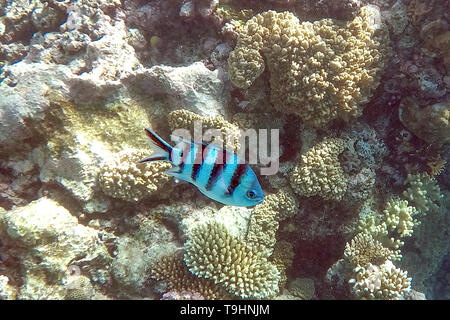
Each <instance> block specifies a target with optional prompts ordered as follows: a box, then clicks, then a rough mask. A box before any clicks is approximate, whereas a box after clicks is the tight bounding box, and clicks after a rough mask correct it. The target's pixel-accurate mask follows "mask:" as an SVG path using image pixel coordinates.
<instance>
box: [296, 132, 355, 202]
mask: <svg viewBox="0 0 450 320" xmlns="http://www.w3.org/2000/svg"><path fill="white" fill-rule="evenodd" d="M344 148H345V142H344V140H342V139H338V138H328V139H325V140H324V141H322V142H320V143H318V144H316V145H315V146H313V147H312V148H311V149H309V150H308V152H306V153H305V154H304V155H302V163H301V164H299V165H297V166H296V167H294V169H293V172H292V175H291V179H290V183H291V186H292V188H293V189H294V191H295V192H296V193H297V194H299V195H302V196H307V197H311V196H320V197H322V198H324V199H326V200H331V199H333V200H340V199H342V197H343V195H344V194H345V192H346V190H347V184H348V177H347V176H346V174H345V173H344V170H343V169H342V167H341V165H340V163H339V159H338V156H339V154H340V153H341V152H342V151H343V150H344Z"/></svg>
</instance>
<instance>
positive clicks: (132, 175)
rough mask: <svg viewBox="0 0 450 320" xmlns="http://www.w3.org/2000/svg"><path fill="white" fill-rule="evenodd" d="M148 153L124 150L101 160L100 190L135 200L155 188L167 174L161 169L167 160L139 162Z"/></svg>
mask: <svg viewBox="0 0 450 320" xmlns="http://www.w3.org/2000/svg"><path fill="white" fill-rule="evenodd" d="M147 155H148V151H146V150H138V149H131V148H129V149H125V150H122V151H121V152H119V153H118V154H117V155H115V157H114V158H113V159H111V161H110V162H108V163H105V164H104V166H103V168H102V170H101V172H100V174H99V177H98V181H99V185H100V188H101V189H102V190H103V192H104V193H106V194H107V195H109V196H111V197H113V198H119V199H122V200H126V201H139V200H141V199H143V198H145V197H147V196H149V195H151V194H152V193H154V192H156V191H157V190H159V189H160V188H161V187H162V186H164V184H166V182H167V181H169V179H170V177H169V176H168V175H167V174H165V173H164V172H165V171H167V170H168V169H169V168H171V167H172V166H171V164H170V163H169V162H163V161H161V162H160V161H158V162H151V163H149V164H139V163H138V161H139V160H140V159H142V158H144V157H146V156H147Z"/></svg>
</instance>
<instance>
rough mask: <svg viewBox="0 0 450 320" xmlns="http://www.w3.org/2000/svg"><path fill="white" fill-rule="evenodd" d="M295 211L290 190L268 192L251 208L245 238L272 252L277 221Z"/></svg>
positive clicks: (294, 203)
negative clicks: (261, 200)
mask: <svg viewBox="0 0 450 320" xmlns="http://www.w3.org/2000/svg"><path fill="white" fill-rule="evenodd" d="M295 213H296V201H295V197H294V196H293V194H292V192H291V191H289V190H287V189H286V190H280V191H279V192H277V193H276V194H269V195H268V196H266V197H265V199H264V201H263V202H262V203H260V204H258V205H257V206H256V207H255V208H254V209H253V211H252V215H251V217H250V222H249V226H248V232H247V238H246V240H247V241H249V242H250V243H251V244H253V245H261V246H262V247H264V248H265V249H267V250H269V252H272V250H273V246H274V245H275V242H276V238H275V233H276V232H277V230H278V227H279V221H281V220H284V219H285V218H287V217H290V216H293V215H294V214H295Z"/></svg>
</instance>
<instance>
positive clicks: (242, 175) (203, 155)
mask: <svg viewBox="0 0 450 320" xmlns="http://www.w3.org/2000/svg"><path fill="white" fill-rule="evenodd" d="M145 131H146V132H147V135H148V136H149V137H150V146H151V147H152V149H153V153H152V154H151V155H149V156H148V157H145V158H144V159H142V160H140V161H139V163H143V162H149V161H169V162H171V163H172V164H173V167H172V168H171V169H169V170H168V171H167V172H166V173H167V174H169V175H171V176H173V177H175V178H177V179H180V180H184V181H187V182H190V183H192V184H193V185H194V186H196V187H197V188H198V189H199V190H200V191H201V192H202V193H203V194H204V195H205V196H207V197H208V198H210V199H213V200H215V201H218V202H220V203H223V204H227V205H232V206H240V207H251V206H254V205H257V204H258V203H260V202H261V201H263V199H264V195H263V191H262V189H261V186H260V185H259V182H258V178H257V177H256V174H255V173H254V172H253V170H252V169H251V168H250V167H249V165H248V164H246V163H243V162H241V161H240V158H239V157H238V156H237V155H235V154H234V153H232V152H230V151H228V150H226V149H223V148H221V147H219V146H217V145H215V144H213V143H210V144H206V143H198V142H194V141H189V140H185V139H181V138H180V141H179V142H178V143H177V144H176V146H175V147H172V146H171V145H169V144H168V143H167V142H165V141H164V140H163V139H161V138H160V137H159V136H158V135H157V134H156V133H155V132H153V131H152V130H150V129H147V128H146V129H145Z"/></svg>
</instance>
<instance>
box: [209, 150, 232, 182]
mask: <svg viewBox="0 0 450 320" xmlns="http://www.w3.org/2000/svg"><path fill="white" fill-rule="evenodd" d="M221 151H222V153H220V151H218V152H219V154H218V155H217V157H216V161H215V162H214V167H213V169H212V171H211V174H210V175H209V179H208V183H207V184H206V190H208V191H209V190H211V189H212V187H213V186H214V184H215V182H216V181H217V177H219V176H220V175H221V174H222V172H224V169H225V166H226V162H227V155H228V153H227V151H226V150H225V149H222V150H221ZM221 155H222V156H221ZM222 178H223V177H222Z"/></svg>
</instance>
